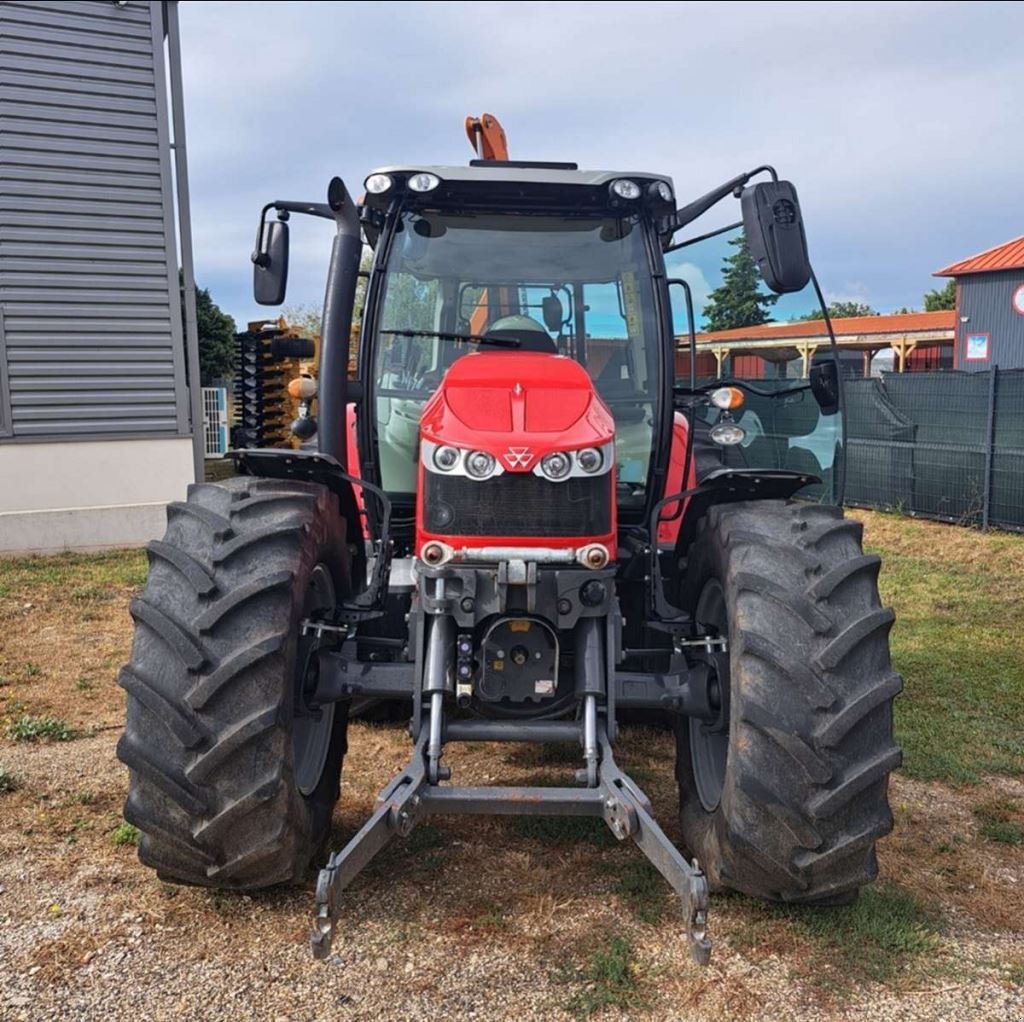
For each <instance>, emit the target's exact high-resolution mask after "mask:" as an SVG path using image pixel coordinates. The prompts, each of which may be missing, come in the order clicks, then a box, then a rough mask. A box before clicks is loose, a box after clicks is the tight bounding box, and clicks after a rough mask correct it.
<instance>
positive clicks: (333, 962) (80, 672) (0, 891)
mask: <svg viewBox="0 0 1024 1022" xmlns="http://www.w3.org/2000/svg"><path fill="white" fill-rule="evenodd" d="M900 535H902V533H900ZM957 535H959V534H957ZM944 542H945V540H944ZM964 542H965V543H966V541H964ZM992 542H993V543H995V542H996V541H995V540H993V541H992ZM957 556H960V555H959V554H958V555H957ZM30 567H31V571H28V570H27V569H26V568H24V567H22V568H19V569H18V570H19V571H20V572H21V574H17V575H16V574H15V573H11V572H8V574H7V575H6V577H5V575H4V566H3V564H0V768H2V770H3V771H6V774H4V773H0V1020H3V1022H7V1020H24V1019H28V1020H36V1019H40V1020H41V1019H47V1020H52V1019H61V1020H64V1019H70V1020H79V1019H82V1020H102V1022H117V1020H121V1019H125V1020H130V1022H146V1020H162V1019H168V1020H174V1022H180V1020H181V1019H182V1018H186V1017H187V1018H188V1019H189V1020H190V1022H193V1020H196V1022H198V1020H205V1019H210V1020H220V1019H225V1018H236V1017H237V1018H256V1019H261V1020H262V1019H270V1020H276V1019H281V1020H284V1019H288V1020H294V1022H314V1020H318V1022H327V1020H334V1019H338V1020H349V1019H360V1020H362V1019H366V1020H374V1022H384V1020H388V1019H396V1020H412V1019H421V1018H422V1019H428V1018H429V1019H431V1020H433V1019H434V1018H436V1017H439V1016H445V1017H447V1018H451V1019H487V1020H503V1019H510V1020H513V1019H514V1020H516V1022H524V1020H527V1019H551V1020H560V1019H571V1018H574V1017H578V1016H580V1015H585V1014H588V1013H590V1014H593V1015H594V1017H595V1018H599V1019H625V1018H629V1019H637V1020H641V1019H647V1020H659V1022H660V1020H676V1022H683V1020H691V1019H692V1020H697V1019H700V1020H714V1019H723V1020H741V1019H742V1020H762V1019H763V1020H769V1019H770V1020H772V1022H776V1020H778V1022H783V1020H801V1022H803V1020H807V1022H811V1020H814V1022H817V1020H837V1019H851V1020H852V1019H857V1020H860V1019H880V1020H889V1019H894V1020H895V1019H906V1020H940V1019H941V1020H946V1019H955V1020H960V1019H964V1020H966V1019H968V1018H969V1019H971V1022H1024V849H1022V847H1021V846H1019V845H1016V846H1014V845H1011V844H1006V843H999V842H996V841H993V840H989V839H987V838H986V837H985V836H984V835H983V834H982V833H981V832H980V825H979V819H980V817H979V813H978V810H979V809H980V808H981V807H982V806H983V805H990V806H991V804H992V803H993V802H998V801H1000V800H1001V802H1002V803H1003V804H1006V805H1011V806H1014V807H1016V809H1014V810H1013V811H1014V812H1016V813H1017V815H1018V817H1019V818H1020V819H1021V821H1022V822H1024V813H1021V810H1020V807H1021V806H1022V805H1024V780H1022V779H1021V778H1013V777H989V778H987V779H986V781H985V783H983V784H977V785H963V786H958V787H953V786H949V785H944V784H939V783H922V782H918V781H912V780H910V779H908V778H907V777H905V776H903V775H897V776H896V777H895V778H894V780H893V787H892V792H891V801H892V805H893V811H894V814H895V817H896V828H895V830H894V832H893V834H892V835H891V836H890V837H888V838H887V839H886V840H885V841H884V842H882V844H881V846H880V852H879V858H880V864H881V876H882V881H881V882H880V883H879V884H878V885H876V886H875V887H874V888H872V889H870V890H869V891H868V893H867V894H865V896H864V897H863V898H862V899H861V902H860V903H859V906H858V907H857V908H856V909H855V910H854V911H853V912H852V913H851V912H847V914H845V915H844V914H843V912H844V911H845V910H840V912H839V913H838V914H835V913H833V914H828V913H821V912H819V913H811V914H808V913H806V912H805V913H804V914H803V915H800V914H796V915H793V914H787V913H782V912H779V911H777V910H770V909H766V908H765V907H763V906H761V905H759V904H757V903H755V902H752V901H749V900H747V899H744V898H740V897H736V896H725V895H715V896H713V898H712V906H711V918H710V935H711V937H712V939H713V940H714V944H715V947H714V954H713V957H712V964H711V966H710V967H709V968H707V969H705V970H701V969H698V968H697V967H696V966H694V965H692V964H691V962H690V960H689V957H688V953H687V950H686V947H685V945H684V942H683V940H682V936H681V926H680V920H679V918H678V914H677V912H676V905H675V902H674V900H673V897H672V896H671V892H670V891H669V890H668V888H667V885H665V884H664V883H663V881H661V879H660V878H659V877H658V876H657V875H655V874H654V873H653V871H652V870H650V868H649V867H647V866H646V864H645V861H644V860H643V858H642V856H641V855H640V853H639V852H638V851H637V850H636V849H635V848H634V847H633V846H632V845H627V846H622V845H618V844H616V842H615V841H614V839H612V838H611V837H610V834H609V833H608V831H607V830H606V829H604V828H603V826H602V825H601V824H600V823H598V822H596V821H587V822H588V823H589V822H594V826H593V827H588V826H584V825H581V824H580V823H579V821H577V824H576V825H575V827H573V826H571V825H570V826H568V827H567V826H566V825H565V824H561V823H559V824H555V825H554V826H553V827H544V826H538V825H537V824H536V823H530V824H528V825H524V824H523V821H516V820H514V819H493V820H489V819H478V820H469V819H459V818H450V819H446V820H438V821H437V822H436V823H435V822H434V821H430V822H428V823H423V824H421V825H420V826H418V827H417V828H416V830H415V831H414V832H413V834H412V836H411V837H410V838H409V839H408V840H407V841H406V842H403V843H396V844H395V845H393V846H391V847H390V848H388V849H387V850H386V851H385V852H384V853H383V854H382V855H381V856H380V857H379V858H378V859H377V860H376V861H375V862H374V863H373V864H372V865H371V867H370V868H369V869H368V870H367V871H366V872H365V873H363V874H362V875H361V876H360V877H359V878H358V879H357V881H356V882H355V884H354V885H353V886H352V887H351V888H350V890H349V891H348V892H347V893H346V900H345V906H344V910H343V916H342V920H341V925H340V934H339V937H338V939H337V940H336V942H335V954H334V956H333V957H332V958H331V959H330V960H329V961H328V962H327V963H317V962H314V961H313V960H312V958H311V957H310V955H309V953H308V950H307V944H306V938H307V935H308V927H309V923H310V917H311V910H312V905H313V881H314V879H315V878H314V876H313V875H312V874H311V875H310V877H309V879H308V883H307V884H306V886H305V888H304V889H303V888H296V889H288V890H276V891H271V892H267V893H264V894H261V895H259V896H253V897H242V896H232V895H225V894H221V893H217V892H212V891H205V890H197V889H194V888H181V887H171V886H167V885H164V884H162V883H161V882H160V881H158V880H157V878H156V877H155V876H154V875H153V874H152V873H151V872H150V871H149V870H147V869H145V868H143V867H142V866H141V865H140V864H139V863H138V860H137V859H136V856H135V849H134V847H133V846H132V845H131V844H130V843H127V844H118V843H117V842H116V840H115V839H116V838H117V837H118V835H119V834H120V833H121V832H119V831H118V827H119V825H120V824H121V815H120V814H121V805H122V802H123V799H124V795H125V789H126V783H127V776H126V772H125V771H124V770H123V768H122V767H121V765H120V764H119V763H118V762H117V760H116V758H115V755H114V746H115V743H116V739H117V737H118V734H119V733H120V729H121V726H122V722H123V719H124V702H123V693H122V692H121V690H120V689H119V688H117V686H116V685H115V683H114V676H115V674H116V671H117V668H118V667H119V665H120V664H122V663H124V662H125V660H126V659H127V655H128V647H129V643H130V639H131V628H130V621H129V618H128V615H127V613H126V610H125V608H126V606H127V602H128V599H129V597H130V596H131V594H132V593H133V592H134V591H135V590H136V589H137V587H138V586H139V585H140V584H141V581H142V578H143V576H144V570H145V563H144V559H143V558H142V557H141V556H139V555H135V554H119V555H111V556H110V557H109V558H106V559H104V558H88V559H78V560H75V559H72V560H70V561H69V560H68V559H66V558H65V559H63V560H62V559H45V560H40V561H38V562H33V564H32V565H30ZM1013 577H1014V576H1013V575H1012V573H1007V574H1006V579H1007V581H1006V587H1007V592H1006V595H1005V599H1006V600H1007V601H1010V603H1009V605H1012V601H1014V600H1017V599H1018V597H1017V591H1018V587H1017V585H1016V582H1014V581H1013ZM1000 598H1003V597H1002V596H1000ZM966 705H967V704H966V703H965V706H966ZM957 712H960V711H959V710H958V711H957ZM963 712H965V713H966V712H969V710H964V711H963ZM22 714H34V715H42V714H52V715H56V716H59V717H61V718H64V719H66V721H67V723H68V725H69V726H70V727H71V728H73V729H74V730H75V732H76V733H77V735H79V737H76V738H75V739H74V740H72V741H67V742H52V741H40V742H35V743H31V742H16V741H13V740H12V739H11V737H10V733H9V730H8V728H9V726H10V725H11V723H12V722H13V721H14V720H16V719H18V718H19V717H20V716H21V715H22ZM83 735H84V736H85V737H81V736H83ZM350 739H351V740H350V753H349V756H348V758H347V760H346V765H345V777H344V784H343V791H342V799H341V802H340V804H339V806H338V809H337V811H336V814H335V821H334V834H333V838H332V842H333V846H334V847H335V848H337V847H340V846H341V845H342V844H343V842H344V841H345V840H346V839H347V838H348V837H349V836H351V834H352V833H354V831H355V830H356V829H357V828H358V827H359V825H360V824H361V823H362V821H363V820H364V819H365V817H366V815H367V814H368V813H369V811H370V808H371V806H372V803H373V798H374V795H375V794H376V792H377V791H378V790H379V788H380V787H381V786H382V785H383V784H384V783H385V782H386V781H387V780H388V779H389V778H390V777H391V776H392V774H393V773H394V772H395V771H396V770H398V769H399V768H400V767H401V766H402V765H403V764H404V763H405V762H406V760H407V758H408V756H409V743H408V739H407V738H406V737H405V735H404V734H403V732H402V729H401V728H399V727H379V726H370V725H368V724H363V723H360V724H354V725H353V727H352V729H351V734H350ZM617 755H618V758H619V760H620V762H621V763H622V765H623V766H624V767H625V768H626V769H627V770H629V771H630V772H631V773H632V774H633V776H634V777H635V778H636V779H637V780H638V781H639V782H640V783H641V785H642V786H643V787H644V788H645V790H646V791H647V792H648V793H649V795H650V797H651V799H652V802H653V804H654V808H655V811H656V814H657V816H658V818H659V819H660V820H661V821H662V822H663V824H664V825H665V826H666V829H667V830H668V832H669V833H670V835H672V836H673V837H674V838H675V839H676V840H678V839H679V834H678V833H677V831H676V829H675V824H674V815H675V812H674V810H675V798H676V795H675V786H674V783H673V778H672V758H673V749H672V741H671V738H670V736H669V735H668V734H667V733H665V732H658V731H651V730H642V729H626V730H625V731H624V735H623V740H622V742H621V744H620V748H619V750H618V754H617ZM447 759H448V761H449V762H450V763H451V765H452V766H453V767H454V769H455V772H456V777H457V778H458V779H459V781H461V782H465V783H507V784H516V783H529V782H532V783H552V782H556V781H561V782H562V783H565V781H566V778H567V775H568V773H569V771H570V770H571V769H572V766H570V765H568V764H564V763H563V764H554V765H551V764H548V763H546V762H545V761H544V760H543V759H541V758H539V757H538V755H537V753H536V751H535V750H532V749H531V748H530V747H506V748H504V749H501V748H495V747H488V746H454V747H452V749H451V750H450V754H449V755H448V757H447ZM4 776H7V777H13V778H14V790H13V791H5V790H4V787H5V786H4V784H3V783H2V778H3V777H4ZM559 828H561V829H559ZM890 922H891V926H890V925H889V924H890Z"/></svg>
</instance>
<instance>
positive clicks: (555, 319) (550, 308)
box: [540, 295, 562, 334]
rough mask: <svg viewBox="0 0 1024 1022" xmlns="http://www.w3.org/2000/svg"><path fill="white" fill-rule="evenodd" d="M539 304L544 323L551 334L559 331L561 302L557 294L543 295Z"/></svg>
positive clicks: (560, 327) (560, 325)
mask: <svg viewBox="0 0 1024 1022" xmlns="http://www.w3.org/2000/svg"><path fill="white" fill-rule="evenodd" d="M540 304H541V312H542V313H543V315H544V325H545V326H546V327H547V328H548V330H550V331H551V332H552V333H553V334H557V333H561V330H562V303H561V302H560V301H559V300H558V295H545V296H544V298H542V299H541V303H540Z"/></svg>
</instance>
